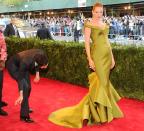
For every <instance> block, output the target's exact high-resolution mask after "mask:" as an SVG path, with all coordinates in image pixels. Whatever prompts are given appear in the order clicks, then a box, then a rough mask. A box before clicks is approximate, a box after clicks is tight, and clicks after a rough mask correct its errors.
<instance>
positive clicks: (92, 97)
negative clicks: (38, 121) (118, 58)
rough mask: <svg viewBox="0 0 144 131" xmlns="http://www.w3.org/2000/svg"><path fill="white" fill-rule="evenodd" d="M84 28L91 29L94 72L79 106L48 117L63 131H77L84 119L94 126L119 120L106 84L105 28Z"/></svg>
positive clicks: (108, 53) (113, 95)
mask: <svg viewBox="0 0 144 131" xmlns="http://www.w3.org/2000/svg"><path fill="white" fill-rule="evenodd" d="M84 26H85V27H88V28H90V29H91V39H92V45H91V57H92V59H93V61H94V63H95V69H96V71H95V72H93V73H91V74H90V75H89V76H88V78H89V92H88V93H87V95H86V96H85V97H84V98H83V99H82V100H81V101H80V102H79V104H77V105H75V106H72V107H66V108H63V109H60V110H58V111H55V112H53V113H52V114H50V116H49V117H48V120H49V121H51V122H53V123H55V124H57V125H61V126H64V127H71V128H81V127H82V126H83V120H84V119H87V120H88V124H97V123H104V122H110V121H112V120H113V118H121V117H123V113H122V111H121V110H120V108H119V106H118V105H117V103H116V102H117V101H118V100H120V96H119V95H118V93H117V92H116V90H115V89H114V88H113V86H112V84H111V82H110V80H109V74H110V66H111V63H112V56H111V48H110V45H109V41H108V32H109V27H108V26H107V25H106V26H105V28H104V29H101V28H100V27H97V26H93V25H91V24H90V23H89V22H85V25H84Z"/></svg>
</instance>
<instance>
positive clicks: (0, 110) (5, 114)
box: [0, 109, 8, 116]
mask: <svg viewBox="0 0 144 131" xmlns="http://www.w3.org/2000/svg"><path fill="white" fill-rule="evenodd" d="M0 115H1V116H7V115H8V113H7V112H6V111H4V110H3V109H0Z"/></svg>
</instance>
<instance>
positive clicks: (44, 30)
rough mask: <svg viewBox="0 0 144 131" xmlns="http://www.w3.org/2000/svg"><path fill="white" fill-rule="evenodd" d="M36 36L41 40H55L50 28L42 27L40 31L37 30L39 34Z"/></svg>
mask: <svg viewBox="0 0 144 131" xmlns="http://www.w3.org/2000/svg"><path fill="white" fill-rule="evenodd" d="M36 36H37V37H38V38H40V39H50V40H53V38H52V36H51V34H50V31H49V29H48V28H45V27H42V28H40V29H38V30H37V34H36Z"/></svg>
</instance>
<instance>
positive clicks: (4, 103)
mask: <svg viewBox="0 0 144 131" xmlns="http://www.w3.org/2000/svg"><path fill="white" fill-rule="evenodd" d="M0 105H1V107H3V106H7V105H8V104H7V103H6V102H4V101H1V102H0Z"/></svg>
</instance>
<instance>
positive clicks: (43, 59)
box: [34, 54, 48, 66]
mask: <svg viewBox="0 0 144 131" xmlns="http://www.w3.org/2000/svg"><path fill="white" fill-rule="evenodd" d="M34 60H35V61H36V62H37V63H38V66H44V65H47V64H48V58H47V56H46V54H36V55H35V56H34Z"/></svg>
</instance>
